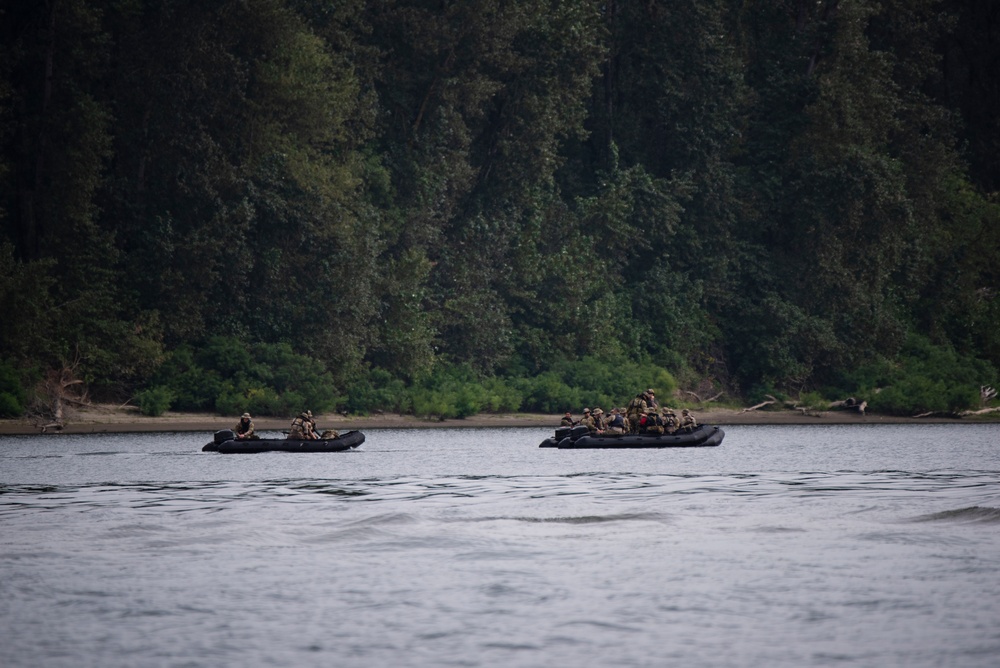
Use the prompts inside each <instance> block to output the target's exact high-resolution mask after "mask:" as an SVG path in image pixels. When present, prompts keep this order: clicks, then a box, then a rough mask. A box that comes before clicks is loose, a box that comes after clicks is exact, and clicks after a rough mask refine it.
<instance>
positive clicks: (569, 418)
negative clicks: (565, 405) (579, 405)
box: [559, 413, 576, 427]
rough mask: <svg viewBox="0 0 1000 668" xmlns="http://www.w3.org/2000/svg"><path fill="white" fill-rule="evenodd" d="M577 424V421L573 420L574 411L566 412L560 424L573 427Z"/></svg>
mask: <svg viewBox="0 0 1000 668" xmlns="http://www.w3.org/2000/svg"><path fill="white" fill-rule="evenodd" d="M575 424H576V423H575V422H573V414H572V413H566V415H564V416H563V419H562V421H561V422H560V423H559V426H560V427H572V426H573V425H575Z"/></svg>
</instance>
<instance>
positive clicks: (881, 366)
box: [854, 334, 997, 415]
mask: <svg viewBox="0 0 1000 668" xmlns="http://www.w3.org/2000/svg"><path fill="white" fill-rule="evenodd" d="M854 377H855V378H857V379H858V380H859V381H860V382H859V387H860V388H861V390H860V392H859V394H861V395H862V396H863V397H864V398H865V399H866V400H867V401H868V406H869V408H870V409H871V410H872V411H875V412H880V413H889V414H895V415H915V414H919V413H946V412H950V413H957V412H960V411H963V410H970V409H973V408H976V407H978V405H979V387H980V385H989V384H993V383H994V382H995V381H996V379H997V371H996V369H995V368H994V367H993V366H992V365H991V364H990V363H988V362H985V361H983V360H980V359H977V358H974V357H971V356H968V355H960V354H958V353H957V352H956V351H955V350H954V349H952V348H950V347H947V346H938V345H934V344H933V343H931V342H930V340H929V339H927V338H926V337H923V336H918V335H915V334H911V335H910V336H909V337H908V338H907V340H906V343H905V345H904V346H903V349H902V351H901V352H900V355H899V359H898V360H897V362H896V363H895V364H888V363H886V362H885V361H882V362H878V363H875V364H871V365H868V366H866V367H864V368H862V369H859V370H858V371H857V372H856V374H855V376H854ZM861 383H864V384H863V385H861ZM879 388H881V389H879Z"/></svg>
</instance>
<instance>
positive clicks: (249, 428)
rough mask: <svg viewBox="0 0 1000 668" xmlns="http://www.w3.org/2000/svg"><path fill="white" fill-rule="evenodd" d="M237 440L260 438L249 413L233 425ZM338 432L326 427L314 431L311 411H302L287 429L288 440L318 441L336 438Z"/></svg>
mask: <svg viewBox="0 0 1000 668" xmlns="http://www.w3.org/2000/svg"><path fill="white" fill-rule="evenodd" d="M233 433H234V434H236V440H237V441H249V440H254V439H257V438H260V437H259V436H257V435H256V434H255V433H254V426H253V418H251V417H250V414H249V413H244V414H243V415H242V416H241V417H240V421H239V422H237V423H236V426H235V427H233ZM339 435H340V434H339V433H338V432H337V430H336V429H327V430H325V431H324V432H323V433H322V434H319V433H318V432H317V431H316V420H315V419H314V418H313V414H312V411H302V412H301V413H299V414H298V415H296V416H295V418H294V419H293V420H292V425H291V427H289V429H288V437H287V440H289V441H319V440H326V439H331V438H337V437H338V436H339Z"/></svg>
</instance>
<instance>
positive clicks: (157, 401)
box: [135, 385, 174, 417]
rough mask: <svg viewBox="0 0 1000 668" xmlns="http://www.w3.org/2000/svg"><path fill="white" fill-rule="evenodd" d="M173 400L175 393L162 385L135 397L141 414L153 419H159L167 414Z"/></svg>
mask: <svg viewBox="0 0 1000 668" xmlns="http://www.w3.org/2000/svg"><path fill="white" fill-rule="evenodd" d="M173 399H174V395H173V392H171V391H170V389H169V388H166V387H163V386H162V385H157V386H154V387H150V388H148V389H145V390H142V391H141V392H138V393H137V394H136V395H135V403H136V405H137V406H138V407H139V412H140V413H142V414H143V415H148V416H151V417H158V416H160V415H163V414H164V413H165V412H167V411H168V410H169V409H170V404H171V402H172V401H173Z"/></svg>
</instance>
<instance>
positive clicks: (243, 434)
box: [233, 413, 258, 441]
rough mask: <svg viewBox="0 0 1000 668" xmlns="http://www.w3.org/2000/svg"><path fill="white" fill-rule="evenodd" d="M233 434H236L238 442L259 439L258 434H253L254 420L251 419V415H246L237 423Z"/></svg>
mask: <svg viewBox="0 0 1000 668" xmlns="http://www.w3.org/2000/svg"><path fill="white" fill-rule="evenodd" d="M233 433H234V434H236V440H237V441H249V440H252V439H255V438H258V436H257V435H256V434H254V433H253V420H252V419H251V418H250V414H249V413H244V414H243V415H242V417H240V421H239V422H237V423H236V426H235V427H233Z"/></svg>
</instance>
